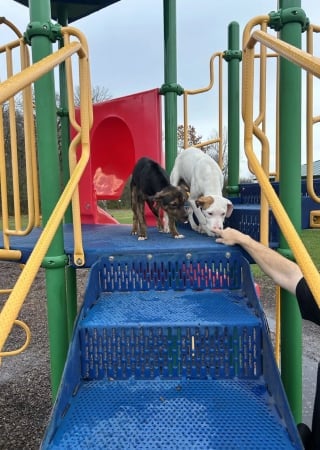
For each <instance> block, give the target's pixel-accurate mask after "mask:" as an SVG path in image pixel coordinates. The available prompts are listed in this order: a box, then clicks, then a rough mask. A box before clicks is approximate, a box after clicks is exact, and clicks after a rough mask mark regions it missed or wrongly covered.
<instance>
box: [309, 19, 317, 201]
mask: <svg viewBox="0 0 320 450" xmlns="http://www.w3.org/2000/svg"><path fill="white" fill-rule="evenodd" d="M315 33H320V26H319V25H312V24H310V25H309V27H308V30H307V52H308V53H310V54H311V55H313V52H314V35H315ZM313 81H314V76H313V75H312V74H311V73H309V72H308V73H307V192H308V194H309V195H310V197H311V198H312V200H314V201H315V202H317V203H320V197H319V196H318V195H317V194H316V192H315V190H314V183H313V142H314V139H313V127H314V125H316V124H319V123H320V116H319V115H317V116H314V115H313Z"/></svg>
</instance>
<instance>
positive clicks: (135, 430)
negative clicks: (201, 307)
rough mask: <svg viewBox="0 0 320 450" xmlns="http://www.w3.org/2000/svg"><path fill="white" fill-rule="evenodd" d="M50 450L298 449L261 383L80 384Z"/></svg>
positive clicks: (170, 381)
mask: <svg viewBox="0 0 320 450" xmlns="http://www.w3.org/2000/svg"><path fill="white" fill-rule="evenodd" d="M46 444H47V445H46V446H45V448H47V449H52V450H53V449H61V450H62V449H79V450H80V449H123V450H128V449H130V450H133V449H137V450H142V449H148V450H151V449H163V450H170V449H175V450H180V449H181V450H185V449H188V450H191V449H192V450H202V449H220V450H223V449H225V450H232V449H240V450H259V449H261V450H268V449H269V450H281V449H298V448H300V447H299V445H298V444H294V443H293V442H292V441H291V439H290V437H289V435H288V432H287V430H286V428H285V427H284V425H283V422H282V419H281V417H279V414H278V411H277V409H276V406H275V404H274V401H273V398H272V397H270V395H269V393H268V391H267V389H266V386H265V384H264V382H263V380H262V379H260V380H158V379H156V380H153V381H141V380H134V379H130V380H128V381H107V380H106V379H103V380H99V381H91V382H86V383H82V384H81V385H80V388H79V390H78V391H77V393H76V394H75V395H74V397H73V398H72V399H71V403H70V407H69V410H68V412H67V414H66V417H65V420H64V421H63V423H62V425H61V426H60V428H59V429H58V430H57V433H56V434H55V435H54V440H53V441H52V442H47V443H46Z"/></svg>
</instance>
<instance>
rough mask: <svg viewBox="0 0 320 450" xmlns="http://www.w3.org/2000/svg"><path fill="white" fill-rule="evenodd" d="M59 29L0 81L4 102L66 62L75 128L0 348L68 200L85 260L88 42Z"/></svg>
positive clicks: (9, 306) (8, 309) (78, 253)
mask: <svg viewBox="0 0 320 450" xmlns="http://www.w3.org/2000/svg"><path fill="white" fill-rule="evenodd" d="M61 33H62V35H63V38H64V47H62V48H61V49H59V50H57V51H56V52H54V53H52V54H50V55H49V56H47V57H45V58H43V59H42V60H41V61H39V62H37V63H35V64H33V65H32V66H30V67H27V68H25V69H24V70H23V71H21V72H19V73H17V74H15V75H13V76H12V77H11V78H10V79H8V80H6V81H4V82H3V83H1V84H0V103H1V104H3V103H4V102H6V101H7V100H8V99H10V97H12V96H14V95H16V94H17V93H18V92H19V91H21V90H23V89H25V88H27V87H28V86H29V85H31V83H33V82H34V81H36V80H37V79H39V78H40V77H41V76H43V75H44V74H46V73H48V72H49V71H51V70H52V69H54V67H56V66H58V65H59V64H61V63H63V62H66V72H67V84H68V107H69V111H70V122H71V124H72V126H73V127H74V129H75V136H74V138H73V139H72V141H71V143H70V147H69V160H70V179H69V181H68V183H67V184H66V186H65V188H64V190H63V192H62V194H61V196H60V199H59V200H58V202H57V204H56V206H55V208H54V209H53V211H52V213H51V216H50V217H49V219H48V221H47V223H46V225H45V226H44V228H43V231H42V233H41V235H40V237H39V239H38V241H37V243H36V244H35V246H34V249H33V251H32V253H31V254H30V257H29V259H28V261H27V263H26V265H25V266H24V268H23V270H22V272H21V274H20V276H19V277H18V280H17V282H16V284H15V286H14V288H13V290H12V292H11V294H10V295H9V297H8V299H7V301H6V303H5V305H4V306H3V308H2V311H1V313H0V352H1V351H2V349H3V346H4V344H5V342H6V339H7V337H8V336H9V334H10V331H11V329H12V326H13V324H14V323H15V321H16V319H17V316H18V314H19V312H20V310H21V307H22V305H23V302H24V300H25V298H26V296H27V294H28V292H29V290H30V288H31V285H32V283H33V281H34V279H35V277H36V274H37V272H38V270H39V268H40V266H41V263H42V261H43V259H44V257H45V255H46V252H47V250H48V248H49V246H50V244H51V242H52V240H53V238H54V236H55V233H56V231H57V229H58V227H59V225H60V223H61V222H62V220H63V217H64V214H65V212H66V210H67V208H68V206H69V204H70V203H71V202H72V210H73V221H74V222H73V227H74V240H75V252H74V263H75V265H78V266H82V265H83V264H84V252H83V247H82V234H81V221H80V208H79V198H78V183H79V180H80V178H81V176H82V174H83V172H84V170H85V168H86V165H87V163H88V160H89V155H90V128H91V126H92V122H93V112H92V100H91V83H90V70H89V61H88V46H87V42H86V39H85V37H84V35H83V34H82V33H81V32H79V31H78V30H76V29H75V28H71V27H65V28H62V29H61ZM70 36H74V37H76V38H77V39H78V40H77V41H72V42H70ZM72 55H77V56H78V60H79V84H80V117H81V125H80V124H78V123H77V121H76V119H75V107H74V99H73V89H72V88H73V86H72V65H71V61H70V58H71V57H72ZM78 147H81V155H80V157H79V158H78V160H77V156H76V149H77V148H78Z"/></svg>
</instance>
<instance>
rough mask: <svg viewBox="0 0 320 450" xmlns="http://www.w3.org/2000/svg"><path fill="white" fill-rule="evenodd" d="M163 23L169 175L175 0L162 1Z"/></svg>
mask: <svg viewBox="0 0 320 450" xmlns="http://www.w3.org/2000/svg"><path fill="white" fill-rule="evenodd" d="M163 23H164V85H163V86H162V87H161V90H160V92H161V93H162V94H163V95H164V122H165V158H166V161H165V164H166V169H167V171H168V172H169V173H170V172H171V170H172V168H173V164H174V161H175V158H176V156H177V148H178V137H177V126H178V123H177V122H178V115H177V95H178V93H179V92H180V89H179V86H178V84H177V43H176V40H177V38H176V34H177V33H176V0H163Z"/></svg>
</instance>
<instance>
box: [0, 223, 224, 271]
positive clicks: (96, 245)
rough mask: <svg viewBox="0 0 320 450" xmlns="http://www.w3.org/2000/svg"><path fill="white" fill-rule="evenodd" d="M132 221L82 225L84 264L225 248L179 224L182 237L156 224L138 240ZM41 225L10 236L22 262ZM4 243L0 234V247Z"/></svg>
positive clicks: (69, 243)
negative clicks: (120, 257)
mask: <svg viewBox="0 0 320 450" xmlns="http://www.w3.org/2000/svg"><path fill="white" fill-rule="evenodd" d="M131 228H132V226H131V225H123V224H117V225H114V224H108V225H82V234H83V248H84V253H85V266H84V267H91V266H92V265H93V264H94V263H95V262H96V261H97V260H98V259H99V258H101V257H102V256H111V255H119V254H120V255H130V254H137V253H143V254H148V253H150V254H153V253H161V252H168V251H170V252H181V251H182V252H186V253H187V252H192V251H194V250H200V251H201V250H204V251H206V250H208V248H214V247H215V246H216V247H218V248H219V249H221V248H224V246H222V245H221V244H216V242H215V239H214V238H213V237H209V236H207V235H204V234H199V233H197V232H195V231H193V230H191V229H190V228H188V227H186V226H182V227H178V228H179V232H180V233H182V234H183V235H184V236H185V238H182V239H174V238H173V237H172V236H171V235H170V234H166V233H159V231H158V230H157V229H156V227H149V228H148V239H146V240H144V241H139V240H138V238H137V236H132V235H131ZM63 231H64V242H65V253H66V254H67V255H68V256H70V257H71V259H70V263H71V264H72V254H73V251H74V242H73V229H72V225H64V227H63ZM41 232H42V229H41V228H35V229H34V230H33V231H32V232H31V233H30V234H29V235H27V236H21V237H20V236H12V237H11V238H10V247H11V249H13V250H21V252H22V258H21V261H19V262H21V263H25V262H26V261H27V259H28V257H29V256H30V253H31V251H32V250H33V248H34V245H35V243H36V242H37V240H38V239H39V236H40V234H41ZM1 246H3V241H2V236H0V247H1Z"/></svg>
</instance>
